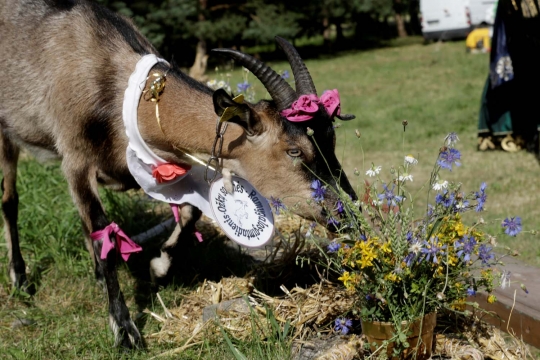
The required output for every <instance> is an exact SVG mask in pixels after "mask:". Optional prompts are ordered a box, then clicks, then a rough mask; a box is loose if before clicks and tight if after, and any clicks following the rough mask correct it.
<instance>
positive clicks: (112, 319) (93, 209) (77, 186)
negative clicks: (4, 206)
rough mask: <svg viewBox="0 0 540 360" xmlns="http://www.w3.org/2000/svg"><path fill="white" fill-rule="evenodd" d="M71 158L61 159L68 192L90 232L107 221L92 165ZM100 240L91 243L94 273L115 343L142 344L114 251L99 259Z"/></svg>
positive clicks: (134, 346)
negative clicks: (104, 295) (103, 289)
mask: <svg viewBox="0 0 540 360" xmlns="http://www.w3.org/2000/svg"><path fill="white" fill-rule="evenodd" d="M70 160H71V161H69V160H68V159H67V158H64V160H63V162H62V167H63V170H64V173H65V175H66V178H67V180H68V184H69V187H70V190H71V195H72V197H73V200H74V202H75V204H76V205H77V207H78V210H79V215H80V217H81V220H82V222H83V225H84V228H85V232H87V233H92V232H95V231H98V230H102V229H103V228H105V227H106V226H107V225H109V221H108V220H107V217H106V215H105V211H104V210H103V206H102V205H101V201H100V199H99V196H98V191H97V188H98V184H97V176H96V171H95V168H93V167H92V166H81V164H84V162H82V161H81V160H80V158H79V159H77V160H73V159H70ZM102 243H103V242H102V241H101V240H100V241H94V242H93V244H92V248H93V256H94V261H95V263H96V265H97V267H99V269H97V270H96V273H98V274H100V275H102V276H103V278H104V280H105V286H106V289H107V296H108V300H109V326H110V327H111V330H112V332H113V333H114V337H115V346H119V345H120V346H122V347H124V348H137V347H143V346H144V343H143V339H142V337H141V335H140V333H139V330H138V329H137V327H136V326H135V324H134V323H133V321H132V320H131V317H130V315H129V310H128V308H127V306H126V303H125V301H124V296H123V294H122V292H121V290H120V285H119V283H118V276H117V270H116V262H117V259H118V256H117V254H116V252H115V251H110V252H109V253H108V255H107V257H106V259H101V256H100V254H101V247H102Z"/></svg>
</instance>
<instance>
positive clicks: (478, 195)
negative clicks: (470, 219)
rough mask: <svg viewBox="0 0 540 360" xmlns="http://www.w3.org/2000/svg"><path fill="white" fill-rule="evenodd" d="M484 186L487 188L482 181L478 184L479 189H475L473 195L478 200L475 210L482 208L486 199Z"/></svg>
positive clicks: (478, 210)
mask: <svg viewBox="0 0 540 360" xmlns="http://www.w3.org/2000/svg"><path fill="white" fill-rule="evenodd" d="M486 188H487V184H486V183H485V182H483V183H482V184H481V185H480V191H477V192H475V193H474V196H475V197H476V200H477V201H478V203H477V204H476V209H475V210H476V212H480V211H483V210H484V205H485V203H486V199H487V194H486Z"/></svg>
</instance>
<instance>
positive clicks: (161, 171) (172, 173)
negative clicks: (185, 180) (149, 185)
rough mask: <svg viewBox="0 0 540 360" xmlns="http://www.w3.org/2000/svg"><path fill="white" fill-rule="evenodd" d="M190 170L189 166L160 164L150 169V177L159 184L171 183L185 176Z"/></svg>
mask: <svg viewBox="0 0 540 360" xmlns="http://www.w3.org/2000/svg"><path fill="white" fill-rule="evenodd" d="M190 169H191V165H187V164H186V165H183V166H179V165H175V164H161V165H158V166H155V167H153V168H152V176H153V177H154V178H155V179H156V180H157V182H158V183H159V184H161V183H164V182H166V181H171V180H174V179H176V178H177V177H179V176H183V175H185V174H186V173H187V172H188V171H189V170H190Z"/></svg>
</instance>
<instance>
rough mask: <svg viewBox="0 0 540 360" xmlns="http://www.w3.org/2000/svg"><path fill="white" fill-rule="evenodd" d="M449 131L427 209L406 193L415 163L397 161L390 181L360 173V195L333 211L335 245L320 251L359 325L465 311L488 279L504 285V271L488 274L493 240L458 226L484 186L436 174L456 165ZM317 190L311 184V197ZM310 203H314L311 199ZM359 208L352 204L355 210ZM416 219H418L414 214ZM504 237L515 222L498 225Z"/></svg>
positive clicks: (517, 227)
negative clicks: (351, 298) (354, 297)
mask: <svg viewBox="0 0 540 360" xmlns="http://www.w3.org/2000/svg"><path fill="white" fill-rule="evenodd" d="M458 140H459V139H458V137H457V135H456V134H455V133H451V134H449V135H448V136H447V137H446V138H445V144H444V146H443V147H442V148H441V149H440V150H439V154H438V158H437V160H436V163H435V166H434V169H433V171H432V173H431V177H430V180H429V182H428V183H427V184H426V186H425V187H424V189H425V188H426V187H427V196H428V199H430V201H428V202H431V204H428V205H427V208H425V209H424V208H423V209H421V210H420V211H418V210H417V209H415V208H414V205H413V201H412V200H413V197H412V195H411V194H410V193H409V191H408V183H409V182H410V181H411V180H412V175H411V170H412V169H413V167H414V166H415V165H416V164H417V160H416V159H415V158H414V157H413V156H410V155H409V156H405V158H404V162H403V165H401V166H399V168H397V169H392V170H391V175H392V178H391V179H389V181H385V180H383V179H382V178H381V170H382V169H381V167H380V166H375V165H372V166H371V168H370V169H369V170H368V171H367V172H366V175H367V176H368V177H370V178H371V179H372V181H371V182H367V181H366V186H365V193H364V194H363V197H362V198H361V200H360V201H359V202H360V203H358V202H356V203H355V202H353V201H352V200H351V199H350V198H349V197H348V196H347V195H346V194H343V196H340V201H339V202H338V204H337V205H336V209H334V210H335V211H334V212H336V210H337V212H339V213H341V218H340V220H339V222H338V221H337V220H336V219H334V218H331V219H330V220H329V221H330V222H333V223H334V224H335V225H336V226H337V227H338V228H339V231H338V232H339V234H340V236H339V237H338V238H337V240H334V241H333V242H331V243H330V245H328V247H327V248H325V249H322V250H324V253H325V254H326V257H327V260H328V264H329V267H330V269H331V270H334V271H335V272H337V276H338V279H339V281H340V282H341V283H342V284H343V285H344V286H345V287H346V288H347V289H348V290H350V291H352V292H356V293H357V294H358V303H357V305H358V308H359V315H360V317H361V319H362V320H363V321H385V322H392V323H394V324H396V325H397V324H400V323H401V322H402V321H412V320H415V319H418V318H421V317H422V316H424V315H426V314H429V313H432V312H436V311H438V310H439V309H451V310H454V311H458V312H459V311H465V304H466V299H467V297H468V296H471V295H474V294H475V293H476V292H477V291H480V290H481V291H485V292H487V293H488V294H489V297H488V301H489V302H493V301H496V298H495V296H494V295H493V294H491V292H492V291H493V289H494V286H495V285H497V284H496V281H499V280H501V281H503V282H505V281H507V280H508V273H506V272H504V271H502V270H499V269H497V268H496V265H498V264H501V263H500V259H501V256H505V255H508V253H509V250H508V249H506V250H508V251H506V253H505V254H503V255H497V256H496V254H495V253H494V251H493V249H494V247H495V246H496V241H495V238H494V237H493V236H491V235H489V234H487V233H485V232H484V231H483V225H484V221H483V220H482V219H481V218H479V220H477V221H476V222H473V223H470V224H469V223H466V222H465V221H464V220H463V214H464V213H465V212H467V211H476V212H481V211H483V210H484V206H485V203H486V199H487V188H488V187H487V185H486V183H482V184H479V187H478V188H477V190H476V191H471V192H468V193H467V192H465V191H463V190H462V189H461V184H460V183H449V182H447V181H444V180H442V179H441V177H440V175H441V174H442V173H443V172H444V171H447V170H450V171H451V170H452V169H453V168H455V167H457V166H460V158H461V154H460V152H459V150H458V149H457V148H456V143H457V142H458ZM321 187H323V188H324V185H323V184H320V183H318V184H314V196H317V195H318V193H317V191H318V189H320V188H321ZM315 200H316V199H315ZM359 205H360V206H359ZM418 213H420V214H418ZM502 226H503V228H505V232H506V233H507V234H508V235H510V236H516V235H517V234H518V233H519V232H520V231H521V219H520V218H519V217H516V218H510V219H505V220H504V222H503V223H502ZM346 324H347V323H346V319H338V320H336V330H337V331H341V332H343V333H346V332H347V331H348V326H346Z"/></svg>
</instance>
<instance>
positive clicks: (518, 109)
mask: <svg viewBox="0 0 540 360" xmlns="http://www.w3.org/2000/svg"><path fill="white" fill-rule="evenodd" d="M538 84H540V6H539V0H500V1H499V3H498V7H497V13H496V17H495V25H494V31H493V39H492V46H491V56H490V74H489V77H488V79H487V82H486V86H485V88H484V92H483V95H482V105H481V108H480V115H479V126H478V130H479V138H480V139H479V149H480V150H486V149H488V148H494V147H496V146H497V145H498V144H499V142H500V145H501V146H502V148H503V149H505V150H508V151H515V150H518V149H519V148H526V149H527V150H529V151H535V152H538V142H539V140H538V130H539V127H540V111H539V110H538V109H539V105H540V95H538V90H537V89H536V86H538Z"/></svg>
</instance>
